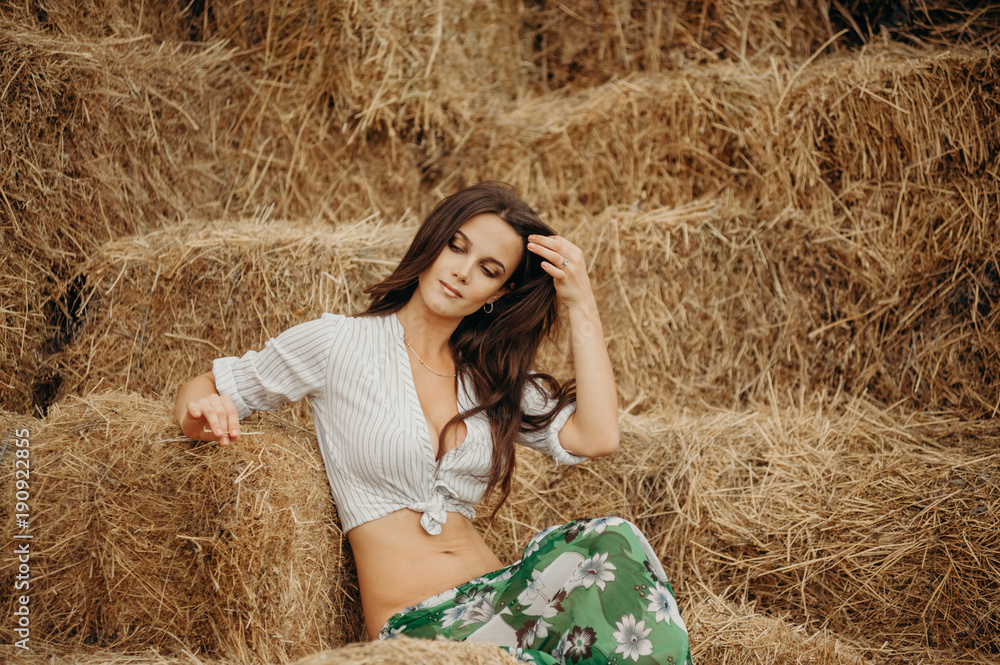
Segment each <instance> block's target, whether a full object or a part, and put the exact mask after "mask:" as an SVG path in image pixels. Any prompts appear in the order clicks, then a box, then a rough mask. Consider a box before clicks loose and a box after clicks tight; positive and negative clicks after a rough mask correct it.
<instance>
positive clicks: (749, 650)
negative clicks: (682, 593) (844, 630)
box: [684, 590, 869, 665]
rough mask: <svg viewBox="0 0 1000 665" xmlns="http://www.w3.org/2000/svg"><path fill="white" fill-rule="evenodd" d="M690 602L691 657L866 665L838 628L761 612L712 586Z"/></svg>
mask: <svg viewBox="0 0 1000 665" xmlns="http://www.w3.org/2000/svg"><path fill="white" fill-rule="evenodd" d="M702 596H703V597H702V598H701V599H699V600H698V602H696V603H694V604H693V605H691V607H689V608H687V612H686V614H685V615H684V622H685V623H686V624H687V627H688V631H689V633H690V636H691V659H692V660H693V661H694V662H696V663H701V664H703V665H709V664H712V663H718V664H719V665H784V664H786V663H787V665H798V664H799V663H815V664H816V665H823V664H827V663H829V664H830V665H833V664H834V663H836V664H837V665H848V664H850V665H863V664H864V663H867V662H869V661H868V660H867V659H865V658H864V657H862V655H861V653H860V652H859V650H858V649H856V648H855V647H853V646H851V645H850V644H848V643H845V642H844V641H843V640H841V639H839V638H838V637H837V636H836V635H835V634H831V633H830V632H829V631H825V630H821V631H818V632H810V631H807V630H806V629H805V628H803V627H802V626H798V625H795V624H792V623H789V622H787V621H784V620H782V619H779V618H776V617H772V616H768V615H767V614H766V613H762V612H758V611H757V609H756V607H754V605H753V604H752V603H750V604H747V603H740V604H737V603H733V602H730V601H727V600H723V599H722V598H720V597H719V596H716V595H714V594H712V593H710V592H705V591H704V590H703V591H702Z"/></svg>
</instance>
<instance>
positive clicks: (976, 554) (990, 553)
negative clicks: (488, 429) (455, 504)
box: [483, 398, 1000, 659]
mask: <svg viewBox="0 0 1000 665" xmlns="http://www.w3.org/2000/svg"><path fill="white" fill-rule="evenodd" d="M829 402H830V400H829V398H825V399H817V400H816V401H815V403H813V404H811V405H810V404H808V403H806V404H804V405H803V406H802V407H800V408H796V409H785V410H767V411H762V412H726V411H718V412H708V411H704V410H702V411H698V412H691V411H688V410H684V411H682V412H674V413H671V414H670V415H669V417H664V418H660V419H657V418H653V417H642V418H630V417H627V418H624V419H623V421H622V425H623V438H622V447H621V448H620V450H619V452H618V454H616V455H615V456H614V457H613V458H610V459H602V460H594V461H590V462H587V463H586V464H584V465H581V466H579V467H571V468H562V469H560V470H558V471H556V472H553V471H552V469H551V464H549V463H546V462H545V461H544V460H543V461H540V462H536V463H532V462H531V461H528V463H527V464H522V467H521V469H520V472H519V474H520V475H519V476H518V481H517V485H516V488H515V492H514V494H513V496H512V499H511V501H510V503H509V504H508V505H507V506H505V507H504V509H503V511H502V512H501V514H500V516H499V518H498V520H497V523H496V524H495V525H492V526H489V525H488V524H486V523H485V522H483V526H484V529H483V531H484V532H485V535H486V539H487V542H488V543H489V544H490V545H491V546H492V547H493V548H494V549H495V550H496V551H498V552H499V553H501V558H504V557H506V559H514V558H517V556H518V552H519V550H518V546H521V547H523V544H524V543H525V542H526V540H527V537H529V536H530V535H531V534H533V533H534V532H536V531H537V530H539V529H541V528H544V527H545V526H549V525H551V524H556V523H561V522H565V521H567V520H569V519H573V518H577V517H590V516H597V515H603V514H617V515H620V516H622V517H625V518H627V519H631V520H632V521H634V522H635V523H636V524H638V525H639V527H640V528H641V529H642V531H643V532H644V533H645V534H647V536H648V537H649V539H650V542H651V544H652V545H653V547H654V549H655V550H656V551H657V553H658V554H659V555H660V559H661V561H662V562H663V564H664V568H665V569H666V571H667V573H668V575H669V577H670V578H671V582H672V584H673V586H674V589H675V591H676V592H677V594H678V601H679V604H680V607H681V612H682V615H684V616H687V615H686V612H687V608H689V607H692V606H694V604H695V603H696V602H697V599H698V598H699V591H698V589H700V588H702V587H704V588H706V589H708V590H710V591H711V592H712V593H714V594H718V595H719V596H721V597H722V598H724V599H726V600H733V601H735V602H737V603H743V602H754V601H755V602H756V606H757V607H758V608H766V611H767V612H769V613H772V614H777V615H779V616H781V617H782V618H783V619H784V620H785V621H787V622H790V623H793V624H794V625H796V626H800V627H803V628H805V629H807V630H809V631H813V630H815V629H816V628H819V627H826V628H828V629H830V630H833V631H836V633H837V635H838V637H840V638H842V639H845V640H849V641H850V642H851V643H853V644H855V645H858V646H859V648H861V650H862V651H863V652H864V653H867V654H869V655H870V656H872V657H879V658H882V657H891V658H905V655H906V654H912V653H915V652H918V651H920V650H924V651H928V650H929V651H935V652H936V651H941V650H947V649H951V650H953V651H955V652H958V653H959V654H960V657H961V658H970V659H975V658H987V657H988V656H989V654H990V653H991V650H992V649H995V648H996V646H997V636H998V634H1000V633H998V631H997V627H998V624H997V615H996V611H995V610H996V608H995V603H993V599H994V598H995V593H996V589H997V588H998V587H1000V574H998V572H997V570H996V569H995V567H994V566H990V565H984V562H988V561H994V560H997V559H1000V537H998V533H997V531H996V529H995V528H994V524H995V521H996V515H997V514H998V511H1000V483H998V480H1000V463H998V461H997V458H996V455H995V447H996V444H997V441H998V440H1000V430H998V429H997V426H996V424H995V423H993V422H991V421H983V422H980V423H968V422H966V423H962V422H958V421H955V420H951V419H946V418H940V417H936V418H935V417H932V416H926V415H925V416H921V417H918V416H914V415H910V416H905V415H903V414H900V413H897V412H893V411H879V410H878V409H877V408H875V407H872V406H867V405H864V404H862V403H857V402H850V403H842V404H839V405H838V404H836V403H834V405H833V406H834V407H836V409H837V410H835V411H832V412H828V411H827V407H828V406H829ZM957 657H958V656H957Z"/></svg>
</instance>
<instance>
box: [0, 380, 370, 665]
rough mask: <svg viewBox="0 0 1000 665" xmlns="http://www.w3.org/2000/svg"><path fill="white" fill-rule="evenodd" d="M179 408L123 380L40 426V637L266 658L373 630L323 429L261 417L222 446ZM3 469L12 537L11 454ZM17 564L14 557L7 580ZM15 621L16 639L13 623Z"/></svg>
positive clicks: (36, 479)
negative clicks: (318, 437) (329, 472)
mask: <svg viewBox="0 0 1000 665" xmlns="http://www.w3.org/2000/svg"><path fill="white" fill-rule="evenodd" d="M171 412H172V408H171V405H170V404H169V403H168V402H167V401H165V400H164V401H152V400H147V399H143V398H141V397H139V396H137V395H135V394H129V393H116V392H108V393H102V394H93V395H90V396H88V397H87V398H85V399H75V398H70V399H68V400H65V401H63V402H61V403H60V404H59V405H57V406H55V407H53V409H52V410H51V411H50V413H49V416H48V418H47V419H46V420H45V421H44V423H39V424H38V425H37V426H35V427H33V428H32V431H31V446H30V450H31V458H30V463H31V479H30V484H31V489H30V491H31V494H32V499H31V503H30V508H31V527H30V528H31V533H32V536H33V538H32V540H31V541H30V542H31V566H32V570H33V571H37V573H36V576H35V577H33V578H32V580H31V582H32V585H33V586H32V595H31V599H32V605H31V612H32V614H31V629H32V633H31V635H32V637H33V638H38V639H39V640H44V641H45V642H47V643H49V644H51V645H57V646H58V647H60V648H61V649H62V650H63V651H65V650H67V649H69V650H74V651H78V652H81V653H85V652H88V651H93V650H94V649H98V648H102V649H107V650H113V651H136V650H143V649H156V650H158V651H159V652H161V653H163V654H166V655H170V654H177V653H179V652H180V651H183V650H184V649H187V650H189V651H191V652H194V653H200V654H203V655H205V656H206V657H224V658H234V659H238V660H239V661H240V662H256V663H264V662H281V663H285V662H288V661H289V660H291V659H294V658H298V657H301V656H303V655H305V654H307V653H310V652H312V651H316V650H319V649H325V648H330V647H332V646H336V645H339V644H343V643H345V642H347V641H351V640H354V639H358V638H359V636H360V635H361V630H362V622H361V618H360V611H359V607H358V605H359V603H358V602H357V599H358V594H357V585H356V581H355V579H354V576H353V573H352V572H351V566H350V565H349V564H348V563H347V560H348V559H349V555H345V553H344V549H345V548H346V547H347V545H346V540H345V539H344V538H343V537H342V534H341V533H340V530H339V528H338V526H337V522H336V517H335V513H334V512H333V504H332V501H331V499H330V492H329V486H328V484H327V480H326V475H325V473H324V470H323V463H322V460H321V458H320V456H319V454H318V449H317V447H316V443H315V438H314V436H313V435H312V434H311V432H307V431H303V430H302V429H301V428H299V427H296V426H293V425H289V424H285V423H284V422H282V421H281V420H279V419H277V418H274V417H273V416H266V417H260V418H253V419H252V420H250V421H247V423H246V425H245V427H244V432H245V434H244V437H243V442H242V443H241V444H240V445H239V446H235V447H230V448H228V449H226V450H221V449H219V448H218V447H217V446H215V445H204V444H194V443H193V442H191V441H189V440H187V439H185V438H183V437H182V436H180V433H179V431H178V429H177V427H176V425H175V424H174V423H173V422H172V414H171ZM2 473H3V477H4V481H3V483H2V485H0V486H2V487H3V488H4V503H3V509H4V514H3V519H4V523H5V529H6V531H7V532H8V533H12V532H15V528H14V527H15V525H14V522H13V518H14V516H13V514H10V513H7V512H6V511H7V509H8V507H9V506H13V505H14V504H13V492H14V490H13V487H14V483H13V475H14V469H13V468H12V465H8V464H6V463H5V464H4V465H3V467H2ZM13 561H14V559H13V557H5V558H4V559H3V561H2V563H0V581H2V583H3V585H4V588H7V589H12V588H13V581H14V574H15V570H16V568H15V564H16V562H13ZM12 602H13V601H12V598H10V597H5V598H3V604H4V607H5V612H6V613H7V614H8V615H10V612H11V611H12V610H13V607H12ZM0 630H2V631H3V632H2V634H3V641H4V642H5V643H6V644H12V643H13V639H12V635H11V624H10V622H6V623H5V625H4V626H3V627H2V628H0Z"/></svg>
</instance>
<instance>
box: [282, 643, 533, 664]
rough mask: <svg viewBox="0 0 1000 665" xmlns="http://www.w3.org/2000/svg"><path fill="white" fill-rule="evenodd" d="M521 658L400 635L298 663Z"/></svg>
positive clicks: (485, 647)
mask: <svg viewBox="0 0 1000 665" xmlns="http://www.w3.org/2000/svg"><path fill="white" fill-rule="evenodd" d="M519 662H521V661H519V660H517V659H515V658H514V657H513V656H510V655H508V654H507V653H506V652H504V651H501V650H500V649H499V648H497V646H496V645H494V644H489V643H484V642H479V643H476V642H449V641H446V640H440V641H432V640H418V639H413V638H410V637H399V638H397V639H394V640H384V641H381V642H366V643H364V644H350V645H348V646H345V647H342V648H340V649H335V650H333V651H325V652H323V653H317V654H313V655H311V656H306V657H305V658H303V659H302V660H299V661H298V662H296V663H295V665H381V664H382V663H385V665H412V664H416V663H421V664H423V663H426V664H427V665H430V664H431V663H433V664H435V665H437V664H438V663H440V664H441V665H460V664H464V663H469V664H470V665H515V663H519Z"/></svg>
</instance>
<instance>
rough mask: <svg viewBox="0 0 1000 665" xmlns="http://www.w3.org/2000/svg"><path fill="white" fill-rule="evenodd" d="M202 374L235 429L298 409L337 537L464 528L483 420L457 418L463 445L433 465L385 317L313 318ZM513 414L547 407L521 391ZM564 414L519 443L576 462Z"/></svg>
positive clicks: (477, 487) (465, 398)
mask: <svg viewBox="0 0 1000 665" xmlns="http://www.w3.org/2000/svg"><path fill="white" fill-rule="evenodd" d="M212 373H213V375H214V377H215V385H216V389H217V390H218V391H219V394H221V395H229V396H230V398H231V399H232V400H233V404H234V405H235V406H236V410H237V412H238V413H239V416H240V419H243V418H245V417H247V416H248V415H250V414H251V413H252V412H254V411H260V410H271V409H275V408H277V407H278V406H281V405H282V404H284V403H286V402H292V401H298V400H300V399H302V398H308V399H309V402H310V404H311V406H312V411H313V421H314V423H315V426H316V437H317V439H318V441H319V448H320V453H321V454H322V457H323V464H324V466H325V468H326V473H327V478H328V480H329V481H330V490H331V492H332V494H333V498H334V501H335V502H336V504H337V511H338V513H339V515H340V520H341V524H342V527H343V529H344V531H345V532H347V531H350V530H351V529H353V528H354V527H356V526H359V525H361V524H364V523H365V522H370V521H372V520H375V519H378V518H380V517H384V516H385V515H388V514H389V513H392V512H395V511H397V510H400V509H403V508H409V509H410V510H414V511H416V512H419V513H421V518H420V524H421V526H422V527H423V529H424V530H425V531H426V532H427V533H429V534H431V535H437V534H440V533H441V525H442V524H444V523H445V522H447V520H448V512H458V513H461V514H462V515H464V516H465V517H467V518H468V519H470V520H471V519H474V518H475V510H474V508H473V507H474V506H475V505H476V504H477V503H479V501H480V500H481V499H482V497H483V493H484V491H485V489H486V480H485V479H486V478H488V477H489V471H490V465H491V461H492V456H493V437H492V434H491V432H490V426H489V420H488V419H487V417H486V414H484V413H479V414H476V415H475V416H471V417H469V418H467V419H466V420H465V424H466V437H465V440H464V441H463V442H462V443H461V444H460V445H458V446H457V447H455V448H453V449H451V450H449V451H447V452H445V453H444V454H443V455H442V456H441V459H440V461H438V460H437V459H436V458H435V451H434V448H433V446H432V444H431V441H430V434H429V432H428V429H427V422H426V419H425V416H424V412H423V409H422V408H421V406H420V399H419V397H418V396H417V391H416V387H415V386H414V383H413V372H412V368H411V365H410V358H409V354H408V353H407V350H406V346H405V344H404V342H403V326H402V324H401V323H400V322H399V319H398V318H397V317H396V315H395V314H388V315H385V316H359V317H347V316H341V315H336V314H323V315H322V316H321V317H320V318H318V319H314V320H312V321H307V322H305V323H301V324H299V325H297V326H294V327H292V328H289V329H288V330H286V331H285V332H283V333H281V334H280V335H278V336H277V337H275V338H274V339H271V340H269V341H268V342H267V343H266V344H265V345H264V348H263V349H262V350H260V351H248V352H247V353H245V354H244V355H243V356H241V357H238V358H237V357H227V358H219V359H217V360H215V362H214V363H213V364H212ZM457 393H458V403H457V406H458V410H459V412H464V411H467V410H469V409H471V408H473V407H474V406H475V405H476V404H477V401H476V398H475V394H474V391H473V387H472V385H471V381H470V380H469V379H468V378H467V377H461V379H460V380H459V381H458V390H457ZM521 405H522V409H523V410H524V412H525V413H526V414H540V413H546V412H548V411H550V410H551V409H552V408H553V406H554V405H555V400H554V399H553V397H552V396H551V395H550V394H548V392H547V391H546V390H544V389H543V388H542V387H540V386H537V385H534V384H529V385H527V386H526V387H525V391H524V394H523V395H522V399H521ZM575 409H576V405H575V404H569V405H567V406H566V407H564V408H563V409H562V410H560V411H559V413H557V414H556V416H555V418H553V420H552V422H551V424H550V425H549V426H548V427H547V428H545V429H543V430H540V431H539V432H535V433H531V434H522V435H521V437H520V443H521V444H522V445H525V446H528V447H530V448H534V449H535V450H538V451H540V452H543V453H545V454H546V455H548V456H550V457H552V458H553V459H554V460H555V461H556V462H557V463H562V464H576V463H578V462H581V461H582V460H584V459H586V458H584V457H580V456H578V455H574V454H572V453H570V452H569V451H567V450H566V449H564V448H563V447H562V446H561V445H560V444H559V430H560V429H562V427H563V425H565V424H566V421H567V420H568V419H569V416H570V415H571V414H572V413H573V412H574V411H575Z"/></svg>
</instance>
